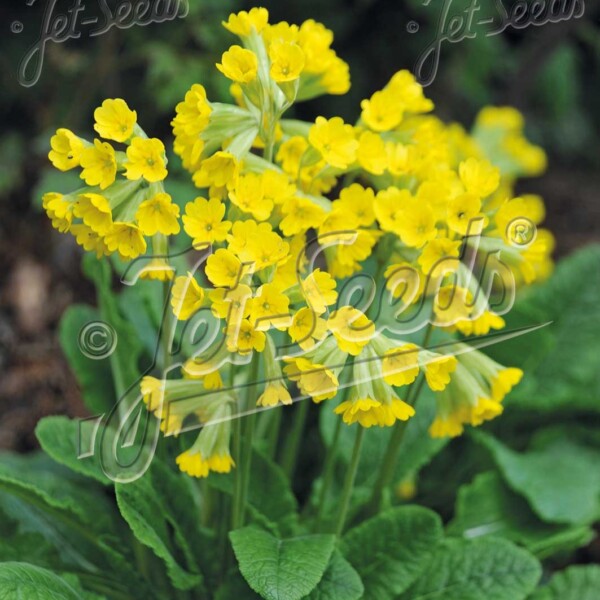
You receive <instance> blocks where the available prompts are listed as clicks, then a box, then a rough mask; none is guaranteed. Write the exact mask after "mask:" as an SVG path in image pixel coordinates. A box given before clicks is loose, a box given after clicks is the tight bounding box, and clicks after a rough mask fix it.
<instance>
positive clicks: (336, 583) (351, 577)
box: [307, 550, 365, 600]
mask: <svg viewBox="0 0 600 600" xmlns="http://www.w3.org/2000/svg"><path fill="white" fill-rule="evenodd" d="M364 591H365V588H364V586H363V584H362V581H361V579H360V575H359V574H358V573H357V572H356V571H355V570H354V569H353V568H352V565H351V564H350V563H349V562H348V561H347V560H346V559H345V558H344V557H343V556H342V555H341V554H340V553H339V552H338V551H337V550H335V551H334V553H333V554H332V555H331V560H330V561H329V566H328V567H327V570H326V571H325V574H324V575H323V578H322V579H321V581H319V583H318V585H317V587H316V588H315V589H314V590H313V591H312V592H311V593H310V596H308V599H307V600H360V598H362V597H363V594H364Z"/></svg>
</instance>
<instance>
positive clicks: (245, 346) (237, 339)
mask: <svg viewBox="0 0 600 600" xmlns="http://www.w3.org/2000/svg"><path fill="white" fill-rule="evenodd" d="M266 339H267V338H266V336H265V334H264V332H262V331H259V330H258V329H256V328H254V327H253V326H252V323H250V321H248V319H242V321H241V322H240V324H239V327H238V326H237V323H235V324H234V323H229V322H228V324H227V349H228V350H229V352H239V353H240V354H248V353H249V352H252V350H256V351H257V352H262V351H263V350H264V349H265V343H266Z"/></svg>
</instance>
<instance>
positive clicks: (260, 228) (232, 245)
mask: <svg viewBox="0 0 600 600" xmlns="http://www.w3.org/2000/svg"><path fill="white" fill-rule="evenodd" d="M272 231H273V228H272V227H271V224H270V223H257V222H256V221H253V220H252V219H248V220H247V221H236V222H235V223H234V224H233V229H232V230H231V233H230V234H229V236H227V239H228V241H229V245H228V249H229V250H231V251H232V252H233V253H234V254H237V255H238V256H243V255H244V253H245V249H246V247H247V246H248V244H249V243H251V241H252V240H253V239H257V238H258V239H260V238H262V237H263V236H265V235H268V234H269V233H271V232H272Z"/></svg>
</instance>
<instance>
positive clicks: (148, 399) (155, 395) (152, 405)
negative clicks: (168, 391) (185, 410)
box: [140, 376, 165, 412]
mask: <svg viewBox="0 0 600 600" xmlns="http://www.w3.org/2000/svg"><path fill="white" fill-rule="evenodd" d="M140 391H141V392H142V400H143V401H144V404H145V405H146V406H147V407H148V410H150V411H152V412H154V411H155V410H158V409H159V408H160V405H161V404H162V402H163V397H164V393H165V382H164V381H162V380H161V379H156V377H150V376H146V377H143V378H142V381H141V383H140Z"/></svg>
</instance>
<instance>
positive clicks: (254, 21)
mask: <svg viewBox="0 0 600 600" xmlns="http://www.w3.org/2000/svg"><path fill="white" fill-rule="evenodd" d="M268 23H269V12H268V11H267V9H266V8H262V7H261V8H253V9H251V10H250V11H249V12H246V11H245V10H242V11H240V12H239V13H237V14H235V13H232V14H231V15H229V20H228V21H223V27H225V29H227V30H228V31H231V33H234V34H235V35H239V36H241V37H245V36H248V35H250V33H252V30H253V29H254V30H255V31H256V33H260V32H261V31H262V30H263V29H264V28H265V27H266V26H267V24H268Z"/></svg>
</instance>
